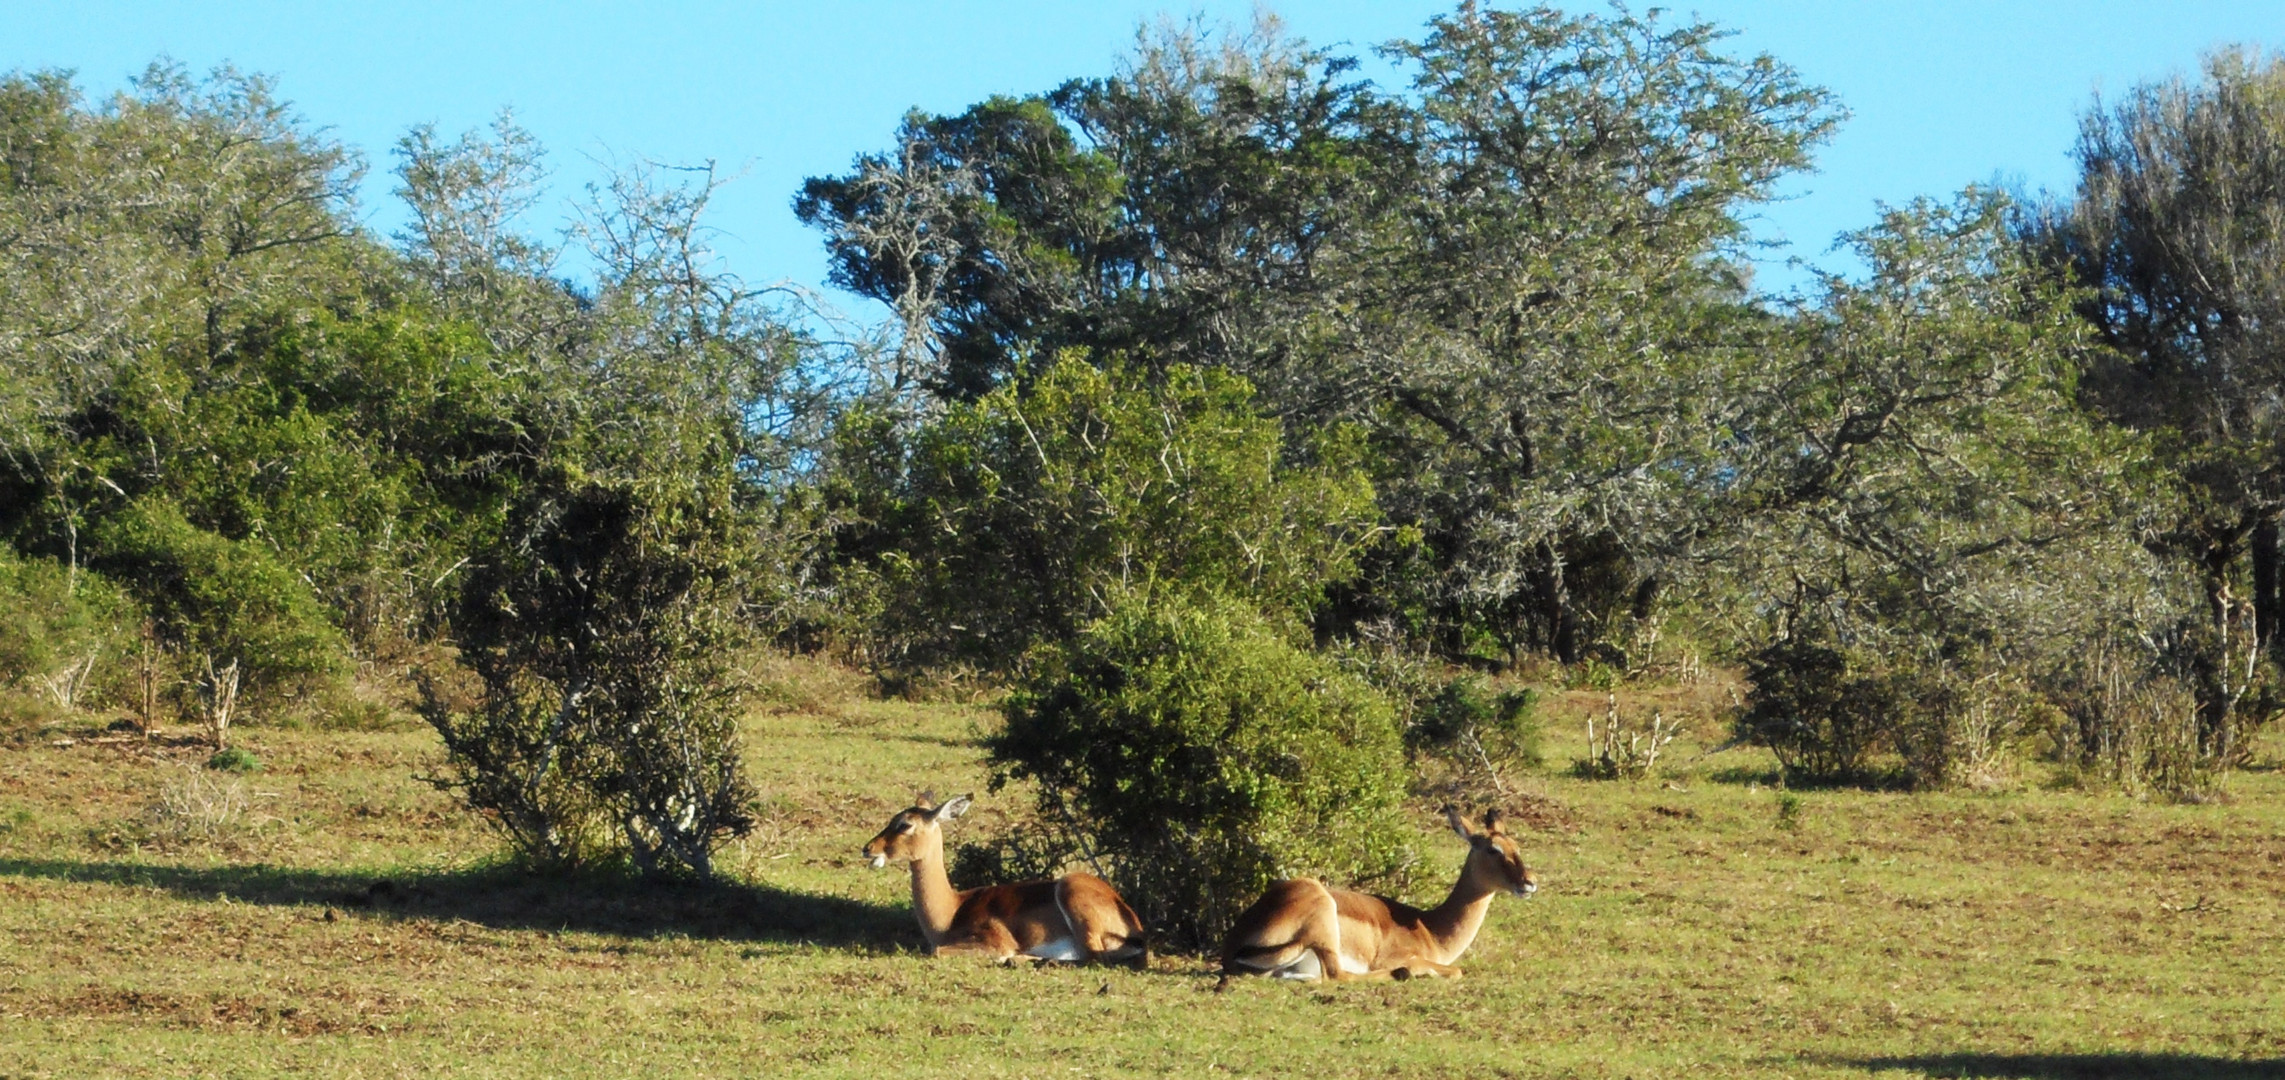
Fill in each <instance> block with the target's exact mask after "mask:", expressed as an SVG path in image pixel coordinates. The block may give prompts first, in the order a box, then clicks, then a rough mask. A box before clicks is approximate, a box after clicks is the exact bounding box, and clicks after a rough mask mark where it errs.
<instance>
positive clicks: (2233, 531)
mask: <svg viewBox="0 0 2285 1080" xmlns="http://www.w3.org/2000/svg"><path fill="white" fill-rule="evenodd" d="M2078 156H2079V162H2080V181H2079V188H2078V191H2077V198H2076V199H2075V200H2074V201H2073V202H2072V203H2070V204H2069V205H2067V206H2062V207H2051V208H2049V209H2048V211H2047V212H2046V213H2045V214H2043V215H2042V216H2041V217H2040V218H2039V219H2038V220H2036V221H2034V222H2032V223H2031V228H2030V229H2028V230H2027V232H2028V233H2029V235H2030V238H2031V240H2032V241H2033V246H2034V247H2035V248H2037V249H2038V250H2039V251H2040V253H2041V254H2042V255H2044V256H2045V257H2047V258H2048V259H2049V260H2050V261H2051V262H2052V263H2053V264H2054V265H2056V266H2057V267H2058V268H2060V269H2062V270H2064V271H2066V272H2067V274H2068V275H2069V276H2070V277H2071V278H2072V279H2073V280H2074V281H2075V282H2076V283H2078V284H2081V285H2083V286H2085V287H2087V289H2088V292H2087V294H2086V296H2085V298H2084V301H2083V302H2082V304H2081V310H2082V312H2083V313H2084V314H2085V315H2086V316H2087V317H2088V319H2089V321H2090V322H2091V324H2092V325H2093V326H2094V327H2095V329H2096V330H2097V331H2098V332H2099V333H2100V334H2101V336H2102V338H2103V340H2104V342H2105V343H2106V344H2108V345H2110V346H2111V347H2112V349H2111V350H2110V351H2106V352H2104V353H2102V354H2100V355H2098V356H2097V357H2096V358H2095V363H2093V364H2092V365H2091V366H2090V368H2089V370H2088V377H2087V380H2086V383H2085V388H2086V395H2085V396H2086V399H2087V401H2088V403H2089V404H2090V405H2091V406H2093V407H2094V409H2096V410H2097V411H2098V412H2100V413H2101V414H2102V415H2104V416H2105V417H2107V418H2109V419H2111V420H2113V421H2114V422H2117V423H2120V424H2122V425H2125V426H2128V427H2131V428H2134V429H2136V430H2141V431H2147V432H2150V433H2152V434H2153V435H2154V436H2156V437H2155V438H2154V439H2153V440H2152V446H2153V448H2154V450H2155V452H2156V453H2157V455H2158V460H2159V463H2160V464H2161V466H2162V467H2163V468H2164V470H2165V472H2166V474H2167V476H2168V477H2169V479H2170V480H2171V487H2172V491H2171V492H2170V494H2171V495H2172V496H2173V498H2172V500H2171V502H2170V504H2169V505H2167V506H2165V507H2163V508H2162V510H2163V513H2162V515H2161V516H2160V517H2159V519H2158V520H2157V521H2155V522H2154V524H2155V525H2156V526H2158V527H2157V528H2156V529H2155V530H2154V535H2153V537H2152V540H2153V542H2154V544H2153V546H2154V547H2155V548H2156V549H2157V550H2160V551H2163V552H2165V553H2166V554H2167V555H2169V556H2170V557H2171V558H2173V559H2174V560H2177V561H2178V563H2179V565H2180V566H2181V567H2182V568H2183V570H2184V572H2187V573H2190V574H2194V575H2195V576H2196V577H2197V578H2198V579H2199V580H2200V583H2201V585H2202V587H2203V591H2204V593H2205V596H2204V598H2203V604H2202V607H2203V608H2204V611H2203V612H2202V615H2200V614H2194V609H2193V608H2192V607H2190V606H2187V605H2185V607H2184V616H2185V618H2196V620H2197V621H2199V622H2202V623H2203V624H2204V626H2203V628H2202V629H2198V630H2196V631H2194V632H2191V631H2185V632H2184V633H2183V634H2182V635H2180V642H2179V645H2178V647H2177V648H2175V649H2173V650H2172V651H2173V652H2174V653H2175V654H2176V655H2175V657H2174V665H2175V666H2176V667H2177V668H2179V669H2180V670H2179V671H2178V672H2177V674H2178V675H2180V676H2181V677H2182V678H2184V679H2186V680H2187V682H2188V685H2190V686H2191V687H2193V688H2194V690H2195V693H2196V697H2197V699H2198V711H2199V724H2200V731H2199V735H2198V744H2199V747H2200V749H2199V751H2198V753H2199V755H2200V756H2203V757H2206V758H2209V759H2215V760H2226V759H2229V758H2232V757H2234V756H2236V755H2238V754H2239V753H2242V752H2243V742H2242V739H2241V734H2242V730H2241V729H2243V728H2244V727H2245V726H2247V725H2249V724H2252V723H2258V722H2260V721H2261V720H2263V719H2265V718H2266V716H2267V715H2268V714H2269V713H2271V712H2274V711H2275V710H2276V708H2277V701H2278V698H2277V695H2276V692H2275V691H2274V690H2273V689H2270V688H2269V687H2268V686H2267V685H2266V684H2268V683H2269V682H2270V681H2271V680H2270V679H2269V677H2268V676H2267V673H2266V672H2265V671H2264V670H2263V669H2264V668H2265V667H2268V666H2270V665H2273V664H2274V663H2275V662H2276V660H2277V658H2279V657H2280V656H2285V635H2281V634H2280V628H2281V627H2285V575H2281V574H2280V563H2279V538H2278V518H2279V515H2280V514H2281V513H2285V453H2281V452H2280V449H2279V448H2280V446H2285V390H2281V388H2285V336H2281V334H2285V332H2281V330H2280V328H2281V327H2285V261H2281V260H2280V259H2279V258H2278V257H2277V252H2278V249H2279V245H2280V243H2285V61H2281V60H2280V59H2279V58H2278V57H2276V56H2274V55H2265V54H2263V53H2260V52H2258V51H2253V50H2243V49H2230V50H2224V51H2221V52H2218V53H2216V54H2214V55H2213V56H2211V57H2209V58H2208V59H2207V61H2206V63H2205V65H2204V69H2203V71H2201V72H2200V73H2199V76H2198V77H2197V78H2195V79H2185V78H2175V79H2171V80H2167V81H2165V82H2158V83H2150V84H2145V85H2142V86H2138V87H2135V88H2134V89H2132V90H2130V91H2129V92H2127V93H2126V94H2124V95H2121V96H2120V97H2118V98H2115V99H2111V100H2108V101H2103V102H2098V103H2097V105H2096V106H2095V107H2094V108H2093V109H2091V110H2089V112H2088V113H2087V115H2086V117H2085V118H2084V119H2083V120H2082V121H2081V125H2080V137H2079V147H2078ZM2264 651H2266V652H2267V653H2268V655H2267V657H2263V656H2262V655H2261V654H2262V653H2263V652H2264ZM2264 661H2266V663H2265V662H2264Z"/></svg>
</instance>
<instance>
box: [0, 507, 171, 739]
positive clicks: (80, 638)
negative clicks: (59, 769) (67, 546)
mask: <svg viewBox="0 0 2285 1080" xmlns="http://www.w3.org/2000/svg"><path fill="white" fill-rule="evenodd" d="M140 619H141V617H140V615H139V614H137V612H136V610H135V604H134V602H133V601H132V600H130V599H128V597H127V595H126V594H125V593H124V592H123V591H121V590H120V589H119V587H118V586H116V585H114V584H112V583H111V582H110V581H108V580H106V579H105V578H103V577H102V576H100V575H97V574H93V573H90V572H87V571H85V570H82V571H80V572H79V573H76V574H75V573H72V572H71V571H70V570H69V569H68V568H66V567H64V566H63V565H61V564H59V563H57V562H55V561H53V560H50V559H25V558H19V557H18V556H17V555H16V554H15V553H14V552H12V551H9V550H8V549H6V548H5V547H0V687H16V688H18V689H20V690H21V691H23V692H25V693H29V694H35V695H37V696H39V697H41V698H43V699H45V700H47V701H48V702H49V703H51V704H53V705H55V706H56V707H57V708H59V709H71V708H84V707H86V706H87V705H89V704H90V703H91V702H92V701H93V700H95V699H96V698H99V697H101V696H103V694H104V692H105V691H110V690H116V689H117V686H118V684H119V683H120V682H121V681H122V680H123V679H124V678H125V677H126V676H125V671H126V658H127V657H128V655H129V653H130V651H131V650H132V649H133V648H134V642H135V640H136V626H137V624H138V623H139V622H140Z"/></svg>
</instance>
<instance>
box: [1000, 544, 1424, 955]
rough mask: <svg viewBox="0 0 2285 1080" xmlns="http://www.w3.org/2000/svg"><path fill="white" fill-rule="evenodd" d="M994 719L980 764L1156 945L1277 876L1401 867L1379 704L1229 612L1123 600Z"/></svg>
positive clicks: (1191, 929)
mask: <svg viewBox="0 0 2285 1080" xmlns="http://www.w3.org/2000/svg"><path fill="white" fill-rule="evenodd" d="M1005 711H1006V715H1007V726H1006V728H1005V729H1003V730H1002V731H1001V732H999V733H997V734H995V735H993V736H992V737H991V739H990V741H989V747H990V750H991V756H992V761H993V762H994V764H995V765H996V766H997V767H998V768H999V769H1001V770H1003V771H1004V773H1005V775H1007V776H1011V777H1015V778H1020V779H1024V780H1028V781H1032V782H1033V783H1035V784H1036V785H1037V786H1036V790H1037V792H1038V801H1039V806H1038V810H1039V815H1038V819H1039V821H1040V822H1041V826H1042V827H1043V828H1045V829H1047V830H1049V831H1050V832H1052V833H1054V834H1056V835H1058V836H1060V837H1061V838H1063V839H1064V840H1065V841H1066V842H1067V846H1068V847H1073V848H1076V849H1077V850H1078V851H1079V852H1081V853H1083V854H1084V855H1085V856H1086V857H1087V858H1089V859H1090V860H1092V862H1093V864H1094V865H1096V866H1098V867H1100V868H1101V869H1102V870H1103V871H1104V872H1106V873H1107V874H1108V876H1109V877H1110V879H1111V880H1112V881H1113V882H1114V883H1115V884H1117V885H1118V886H1119V887H1120V889H1121V890H1122V891H1123V892H1124V893H1125V894H1126V896H1127V897H1128V899H1129V900H1130V901H1132V902H1133V903H1134V904H1135V905H1136V907H1137V910H1138V911H1140V912H1141V913H1142V915H1143V918H1144V920H1145V921H1146V922H1147V923H1148V924H1149V925H1150V927H1151V930H1152V934H1153V936H1154V938H1158V937H1160V936H1161V935H1163V939H1164V940H1168V941H1171V942H1174V943H1177V944H1179V945H1183V946H1190V947H1202V946H1204V945H1207V944H1210V943H1211V942H1213V941H1214V940H1216V939H1217V937H1218V935H1219V934H1220V933H1221V932H1222V931H1223V930H1224V929H1226V928H1227V927H1228V925H1229V922H1230V920H1231V919H1232V918H1233V917H1235V916H1236V915H1237V913H1238V912H1239V911H1240V910H1241V909H1242V908H1243V907H1244V906H1245V905H1246V904H1248V903H1251V902H1252V901H1253V899H1254V898H1255V897H1256V896H1257V895H1259V894H1260V891H1261V889H1262V888H1263V887H1264V886H1266V885H1267V884H1268V883H1269V882H1271V881H1272V880H1275V879H1278V878H1283V877H1290V876H1294V875H1297V874H1313V875H1320V876H1323V877H1326V878H1329V879H1331V880H1333V881H1336V882H1340V883H1344V884H1367V885H1374V886H1380V887H1383V888H1394V887H1396V886H1397V885H1399V884H1401V883H1402V881H1403V878H1404V875H1405V874H1406V873H1407V872H1408V871H1409V869H1410V867H1411V865H1412V860H1413V856H1412V852H1411V851H1410V849H1409V848H1408V846H1407V830H1405V829H1404V828H1402V827H1401V822H1400V820H1399V818H1398V815H1397V810H1398V806H1399V803H1400V801H1401V799H1402V796H1403V794H1404V790H1405V782H1406V773H1405V769H1404V745H1403V740H1402V737H1401V735H1400V733H1399V732H1398V730H1397V724H1396V718H1395V712H1394V709H1393V707H1392V705H1391V704H1390V702H1389V701H1388V699H1387V698H1385V697H1383V696H1382V695H1381V694H1379V693H1378V692H1377V691H1375V690H1373V689H1372V688H1371V687H1370V686H1369V685H1367V684H1366V683H1365V682H1364V681H1363V680H1361V679H1359V678H1357V677H1356V676H1354V675H1351V674H1348V673H1346V672H1344V671H1342V670H1340V669H1339V668H1338V667H1337V666H1336V665H1335V664H1334V663H1332V662H1331V661H1330V660H1328V659H1326V658H1324V657H1322V656H1319V655H1316V654H1313V653H1311V652H1308V651H1307V650H1304V649H1301V648H1297V647H1296V646H1294V645H1293V644H1292V643H1291V642H1289V641H1288V640H1287V639H1286V638H1285V637H1284V636H1283V635H1282V634H1281V633H1280V631H1279V630H1278V628H1277V627H1276V626H1275V625H1274V624H1272V623H1271V622H1270V621H1268V620H1266V619H1264V618H1262V617H1261V616H1260V615H1259V614H1258V613H1256V612H1255V611H1254V610H1253V609H1251V608H1250V607H1249V606H1247V605H1246V604H1244V603H1243V602H1240V601H1234V600H1230V599H1226V598H1222V597H1218V596H1214V595H1211V594H1193V595H1188V596H1184V595H1179V594H1172V593H1167V594H1159V595H1150V594H1147V593H1145V592H1143V591H1140V590H1138V591H1135V592H1131V593H1127V594H1124V595H1122V596H1120V597H1119V598H1118V601H1117V602H1116V603H1115V604H1114V605H1113V607H1112V609H1111V611H1110V612H1109V614H1107V615H1106V616H1105V617H1104V618H1103V619H1101V620H1100V621H1098V622H1096V623H1094V624H1093V625H1091V626H1089V627H1088V628H1087V629H1085V630H1084V631H1082V632H1081V633H1080V634H1078V635H1077V636H1076V637H1074V638H1073V639H1071V640H1070V641H1068V642H1065V643H1062V644H1060V645H1057V646H1054V647H1051V648H1048V649H1046V650H1045V651H1044V653H1043V654H1042V655H1041V656H1040V657H1039V658H1038V663H1037V665H1036V667H1035V670H1034V672H1033V674H1032V675H1031V676H1030V677H1029V678H1027V679H1026V680H1025V681H1024V682H1023V683H1022V684H1021V686H1020V687H1019V689H1018V690H1017V691H1016V693H1015V694H1014V695H1012V696H1011V697H1010V698H1009V700H1008V703H1007V705H1006V707H1005Z"/></svg>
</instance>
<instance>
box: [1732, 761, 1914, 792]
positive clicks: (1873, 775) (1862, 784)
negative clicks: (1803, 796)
mask: <svg viewBox="0 0 2285 1080" xmlns="http://www.w3.org/2000/svg"><path fill="white" fill-rule="evenodd" d="M1706 779H1707V780H1710V781H1712V782H1714V783H1717V784H1738V785H1745V784H1758V785H1760V786H1762V787H1766V788H1782V789H1789V790H1792V791H1910V790H1912V777H1911V776H1909V775H1907V774H1906V773H1905V772H1904V770H1903V769H1902V768H1901V767H1893V768H1892V767H1867V768H1864V769H1860V770H1858V771H1857V772H1855V773H1851V774H1849V775H1846V776H1808V775H1804V774H1802V773H1798V772H1787V771H1785V770H1783V769H1781V768H1779V767H1777V766H1775V765H1730V766H1725V767H1723V768H1719V769H1714V770H1711V771H1709V772H1708V773H1706Z"/></svg>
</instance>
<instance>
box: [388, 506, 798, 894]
mask: <svg viewBox="0 0 2285 1080" xmlns="http://www.w3.org/2000/svg"><path fill="white" fill-rule="evenodd" d="M674 479H675V478H669V479H667V480H664V481H650V482H645V481H624V480H621V481H613V480H605V479H599V478H588V477H583V476H580V475H578V474H576V473H571V472H565V471H557V472H551V473H550V474H547V475H545V476H543V477H542V478H540V480H539V481H538V482H536V483H535V484H533V485H531V486H530V487H529V488H528V489H527V491H526V492H525V494H524V496H523V497H522V498H521V499H520V500H519V502H518V505H517V506H516V508H515V510H514V512H513V513H512V514H511V517H510V520H509V523H508V528H507V534H506V542H505V544H504V545H503V548H502V550H500V551H499V552H497V553H495V554H493V555H491V556H489V557H487V558H485V559H483V560H481V561H479V562H478V563H477V564H476V565H475V566H474V567H473V568H472V569H471V570H470V572H469V574H468V576H467V579H466V583H465V585H464V586H463V588H462V593H461V597H460V601H459V603H458V604H457V605H456V607H455V609H454V618H453V629H454V631H455V633H456V635H457V637H458V641H459V644H460V649H461V662H462V664H464V665H466V666H467V667H468V668H469V669H470V670H472V671H473V672H474V673H475V674H476V676H477V677H478V679H479V680H480V681H481V683H482V698H481V700H480V701H478V702H477V703H475V705H474V707H472V708H467V709H462V708H456V707H454V705H453V703H452V702H450V701H449V700H448V698H447V696H446V695H445V694H444V693H443V692H441V691H440V690H436V689H433V688H432V690H431V692H430V693H429V694H428V701H427V704H426V706H425V708H424V710H423V713H424V715H425V716H426V717H427V719H428V720H429V722H430V723H431V724H432V725H434V726H435V728H436V730H437V732H438V734H440V735H442V736H443V738H444V742H445V748H446V751H447V752H448V754H449V755H450V759H451V764H452V773H451V775H450V776H448V777H447V778H446V779H444V780H442V781H440V783H441V784H443V785H444V786H446V787H449V788H453V789H456V790H458V791H459V792H460V793H461V794H462V796H463V797H464V798H465V799H466V800H467V801H468V804H469V805H470V806H471V807H473V808H475V809H477V810H480V811H483V812H485V813H486V814H487V816H488V818H489V819H490V820H492V821H493V822H494V823H496V824H497V825H498V826H499V827H500V828H501V830H502V832H504V833H505V834H506V835H507V836H508V837H509V839H510V840H511V841H513V842H514V843H515V844H516V846H517V847H518V849H519V850H520V851H522V852H523V853H524V854H525V855H526V856H527V857H530V858H533V859H535V860H541V861H547V862H557V863H571V864H577V863H581V862H588V861H592V860H594V859H596V858H599V857H602V856H604V855H605V854H607V853H609V852H614V851H617V852H624V853H625V854H626V855H627V856H628V857H629V858H630V859H632V860H633V862H634V863H635V865H636V866H637V868H639V869H641V870H642V871H644V872H645V873H652V874H660V873H665V874H672V873H689V874H694V875H697V876H700V877H704V876H708V875H710V874H711V873H712V870H713V863H712V854H713V850H714V848H715V846H716V845H717V844H718V843H720V842H721V841H722V840H723V839H725V838H727V837H730V836H736V835H742V834H743V833H744V832H745V831H746V830H747V829H748V828H750V827H751V826H752V824H753V816H752V810H753V802H754V799H755V792H754V790H753V788H752V786H751V785H750V784H749V783H748V782H747V781H746V779H745V776H744V774H743V771H742V769H741V766H740V762H739V753H740V749H739V742H738V737H737V717H738V713H739V703H740V700H741V694H740V688H739V682H738V679H737V677H736V673H735V671H734V670H733V668H732V667H731V664H730V657H731V654H732V653H733V651H734V650H735V649H736V648H737V647H738V646H739V644H740V642H741V640H742V631H741V627H740V625H739V622H738V602H739V593H738V588H739V574H740V571H741V568H742V567H741V563H740V549H739V547H738V539H739V531H740V530H739V528H738V521H737V517H736V515H735V513H734V512H733V509H732V507H731V506H730V504H729V502H728V500H727V492H726V491H725V490H723V489H722V488H720V487H719V486H717V487H714V488H712V489H706V488H701V489H699V490H697V491H691V490H688V489H686V488H684V487H683V486H682V485H680V484H678V483H675V482H674Z"/></svg>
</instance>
